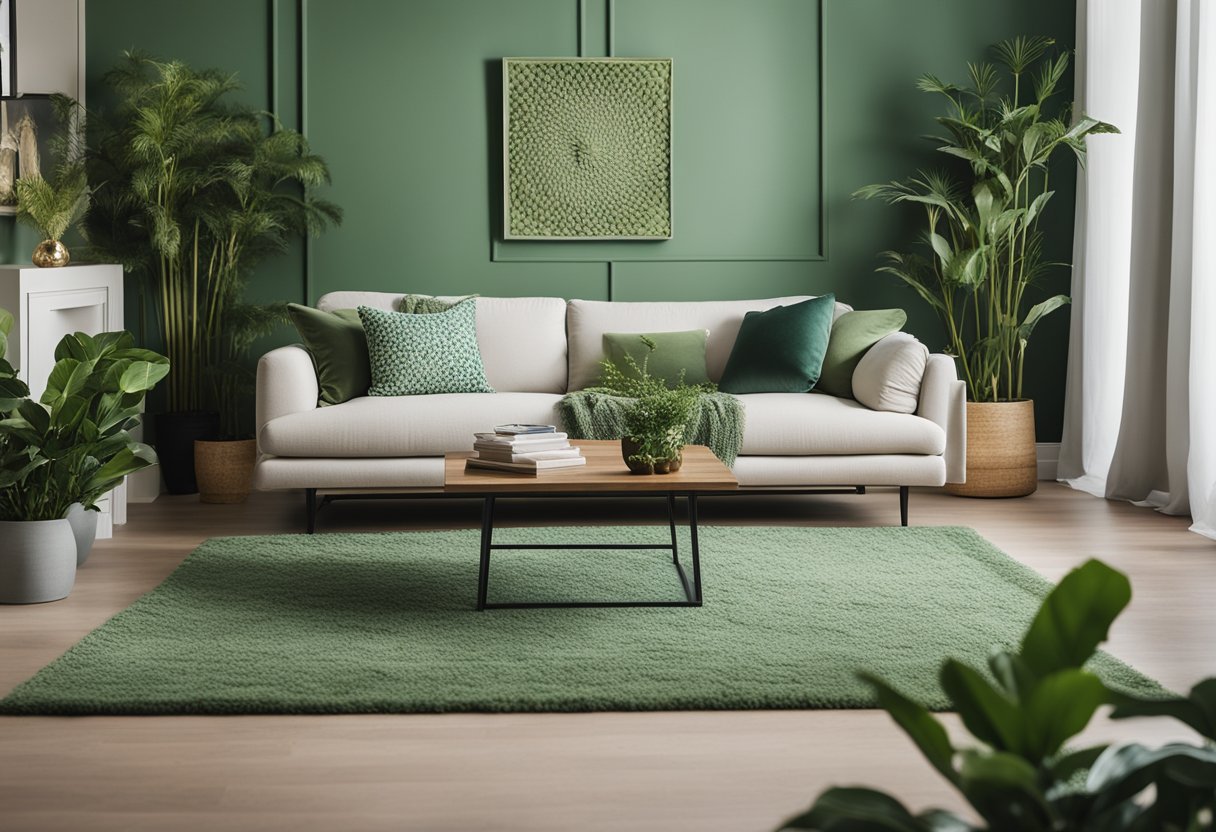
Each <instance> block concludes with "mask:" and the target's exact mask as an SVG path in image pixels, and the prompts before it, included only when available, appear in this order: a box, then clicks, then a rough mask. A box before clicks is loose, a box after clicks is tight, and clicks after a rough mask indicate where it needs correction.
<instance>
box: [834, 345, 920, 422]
mask: <svg viewBox="0 0 1216 832" xmlns="http://www.w3.org/2000/svg"><path fill="white" fill-rule="evenodd" d="M928 361H929V348H928V347H926V346H925V345H924V344H922V343H921V342H920V341H918V340H916V337H915V336H913V335H909V334H908V333H906V332H892V333H891V334H890V335H888V336H887V337H886V338H883V339H882V340H881V341H879V342H878V343H877V344H875V345H874V346H872V347H870V349H869V350H868V351H867V352H866V354H865V355H863V356H862V357H861V360H860V361H858V362H857V369H856V370H854V371H853V398H855V399H857V401H859V402H861V403H862V404H864V405H865V406H866V407H868V408H870V409H871V410H890V411H891V412H892V413H915V412H916V407H917V405H918V404H919V403H920V383H921V379H923V378H924V377H925V365H926V364H927V363H928Z"/></svg>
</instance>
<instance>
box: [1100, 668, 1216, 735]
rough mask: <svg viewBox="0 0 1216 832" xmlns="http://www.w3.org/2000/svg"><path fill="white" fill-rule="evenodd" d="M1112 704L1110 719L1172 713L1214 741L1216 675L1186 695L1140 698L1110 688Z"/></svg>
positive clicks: (1215, 731)
mask: <svg viewBox="0 0 1216 832" xmlns="http://www.w3.org/2000/svg"><path fill="white" fill-rule="evenodd" d="M1110 696H1111V702H1112V703H1113V704H1114V705H1115V710H1114V712H1112V713H1111V715H1110V716H1111V719H1130V718H1131V717H1137V716H1172V717H1173V718H1174V719H1176V720H1178V721H1179V722H1181V723H1183V724H1185V725H1187V726H1189V727H1190V728H1192V729H1194V730H1195V731H1196V732H1198V733H1200V734H1202V735H1203V736H1205V737H1207V738H1208V739H1210V740H1216V678H1213V679H1204V680H1203V681H1202V682H1200V683H1199V684H1197V685H1195V687H1193V688H1191V692H1190V694H1189V695H1188V696H1187V697H1186V698H1182V697H1171V698H1168V699H1142V698H1140V697H1137V696H1135V695H1133V694H1130V693H1122V692H1120V691H1111V692H1110Z"/></svg>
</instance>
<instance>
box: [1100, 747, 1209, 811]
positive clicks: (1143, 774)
mask: <svg viewBox="0 0 1216 832" xmlns="http://www.w3.org/2000/svg"><path fill="white" fill-rule="evenodd" d="M1179 777H1181V778H1185V781H1184V782H1189V783H1192V784H1196V785H1199V786H1202V787H1205V788H1206V789H1207V790H1208V794H1209V795H1210V794H1211V791H1210V790H1211V788H1212V787H1211V786H1209V785H1208V784H1209V783H1216V748H1213V747H1211V746H1207V747H1203V748H1200V747H1196V746H1193V745H1185V744H1183V743H1170V744H1167V745H1164V746H1162V747H1161V748H1146V747H1144V746H1143V745H1140V744H1138V743H1128V744H1125V745H1118V746H1112V747H1111V748H1108V749H1107V750H1106V752H1105V753H1103V754H1102V756H1100V757H1099V758H1098V759H1097V761H1096V762H1095V763H1094V765H1093V767H1092V768H1091V769H1090V770H1089V778H1088V780H1087V781H1086V784H1085V785H1086V788H1087V789H1088V790H1089V791H1090V792H1092V793H1094V794H1095V795H1096V799H1095V801H1094V807H1093V812H1094V813H1095V814H1098V813H1101V812H1103V811H1106V810H1109V809H1110V808H1112V807H1115V806H1118V805H1119V804H1121V803H1123V802H1124V801H1127V800H1130V799H1131V798H1133V797H1135V796H1136V795H1138V794H1140V792H1142V791H1144V789H1146V788H1147V787H1148V786H1149V785H1151V784H1153V783H1154V782H1157V781H1158V780H1160V779H1162V778H1179Z"/></svg>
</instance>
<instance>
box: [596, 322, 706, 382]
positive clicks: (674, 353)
mask: <svg viewBox="0 0 1216 832" xmlns="http://www.w3.org/2000/svg"><path fill="white" fill-rule="evenodd" d="M708 336H709V331H708V330H705V329H691V330H688V331H687V332H647V333H640V332H605V333H604V358H606V359H607V360H608V361H610V362H611V363H613V364H615V365H616V366H617V367H618V368H619V369H620V370H621V371H622V372H624V373H626V374H627V375H633V373H632V371H631V370H630V368H629V365H628V364H627V363H626V362H625V356H627V355H628V356H632V357H633V360H634V361H636V362H637V365H638V366H639V367H641V366H642V363H643V362H646V373H647V374H648V375H650V376H651V377H653V378H661V379H663V381H664V382H666V384H667V386H668V387H675V386H676V384H677V383H679V381H680V372H681V371H683V373H684V383H685V384H690V385H691V384H708V383H709V372H708V371H707V370H706V369H705V339H706V338H707V337H708ZM643 338H648V339H650V340H651V341H652V342H654V350H653V351H652V350H651V349H650V348H649V347H647V346H646V342H645V341H643V340H642V339H643Z"/></svg>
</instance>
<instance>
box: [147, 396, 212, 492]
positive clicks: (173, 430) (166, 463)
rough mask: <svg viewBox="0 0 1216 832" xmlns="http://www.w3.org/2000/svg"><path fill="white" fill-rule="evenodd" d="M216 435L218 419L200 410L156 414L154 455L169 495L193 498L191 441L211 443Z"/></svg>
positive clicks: (194, 487) (193, 481)
mask: <svg viewBox="0 0 1216 832" xmlns="http://www.w3.org/2000/svg"><path fill="white" fill-rule="evenodd" d="M219 432H220V415H219V414H218V413H208V412H205V411H201V410H189V411H179V412H176V413H157V414H156V455H157V456H158V457H160V473H161V476H163V477H164V478H165V488H166V489H167V490H168V492H169V493H170V494H197V493H198V482H197V480H195V478H194V440H195V439H214V438H215V437H216V436H217V435H218V434H219Z"/></svg>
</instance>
